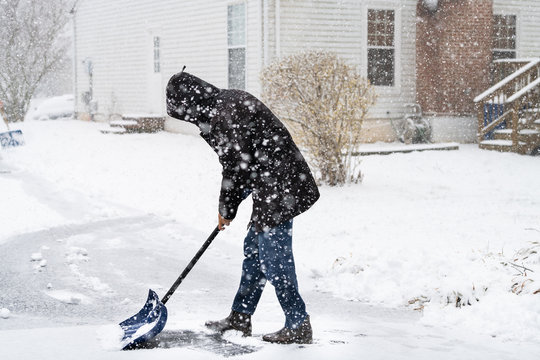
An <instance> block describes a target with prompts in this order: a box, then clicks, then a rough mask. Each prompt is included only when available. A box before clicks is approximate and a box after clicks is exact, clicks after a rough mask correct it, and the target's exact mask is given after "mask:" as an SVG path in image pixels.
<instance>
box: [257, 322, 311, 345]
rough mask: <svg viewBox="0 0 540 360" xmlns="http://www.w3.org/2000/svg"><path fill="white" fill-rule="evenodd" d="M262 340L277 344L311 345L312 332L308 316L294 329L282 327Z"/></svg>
mask: <svg viewBox="0 0 540 360" xmlns="http://www.w3.org/2000/svg"><path fill="white" fill-rule="evenodd" d="M263 340H264V341H268V342H271V343H277V344H311V343H312V342H313V331H312V330H311V323H310V322H309V316H308V317H306V319H305V320H304V322H303V323H302V324H301V325H300V326H299V327H297V328H296V329H289V328H287V327H284V328H283V329H281V330H279V331H277V332H275V333H271V334H266V335H264V336H263Z"/></svg>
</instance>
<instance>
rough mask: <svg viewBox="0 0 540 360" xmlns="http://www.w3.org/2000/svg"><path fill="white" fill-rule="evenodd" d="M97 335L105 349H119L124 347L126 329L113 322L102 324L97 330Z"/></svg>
mask: <svg viewBox="0 0 540 360" xmlns="http://www.w3.org/2000/svg"><path fill="white" fill-rule="evenodd" d="M96 335H97V338H98V340H99V342H100V343H101V346H102V348H103V349H104V350H108V351H118V350H121V349H122V348H123V345H122V338H123V337H124V330H122V328H121V327H120V325H112V324H111V325H106V326H101V327H100V328H99V329H98V330H97V331H96Z"/></svg>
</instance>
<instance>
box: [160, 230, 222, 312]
mask: <svg viewBox="0 0 540 360" xmlns="http://www.w3.org/2000/svg"><path fill="white" fill-rule="evenodd" d="M218 233H219V227H218V226H216V228H215V229H214V231H212V233H211V234H210V236H209V237H208V239H206V241H205V242H204V244H203V245H202V246H201V248H200V249H199V251H197V254H195V256H194V257H193V259H191V261H190V262H189V264H188V265H187V266H186V268H185V269H184V271H182V274H180V276H179V277H178V279H176V281H175V282H174V284H173V286H171V288H170V289H169V291H167V293H166V294H165V296H164V297H163V299H162V300H161V302H162V303H163V305H165V303H166V302H167V301H169V298H170V297H171V296H172V294H174V292H175V291H176V289H177V288H178V286H179V285H180V284H181V283H182V281H183V280H184V278H185V277H186V276H187V274H189V272H190V271H191V269H193V266H195V264H196V263H197V261H199V259H200V258H201V256H202V254H204V252H205V251H206V249H208V247H209V246H210V244H211V243H212V241H214V239H215V238H216V236H217V234H218Z"/></svg>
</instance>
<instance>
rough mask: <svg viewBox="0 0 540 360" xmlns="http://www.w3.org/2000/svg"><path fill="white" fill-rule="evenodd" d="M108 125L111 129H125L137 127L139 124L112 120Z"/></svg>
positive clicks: (134, 121)
mask: <svg viewBox="0 0 540 360" xmlns="http://www.w3.org/2000/svg"><path fill="white" fill-rule="evenodd" d="M109 125H110V126H112V127H126V126H137V125H139V123H138V122H137V121H136V120H112V121H110V122H109Z"/></svg>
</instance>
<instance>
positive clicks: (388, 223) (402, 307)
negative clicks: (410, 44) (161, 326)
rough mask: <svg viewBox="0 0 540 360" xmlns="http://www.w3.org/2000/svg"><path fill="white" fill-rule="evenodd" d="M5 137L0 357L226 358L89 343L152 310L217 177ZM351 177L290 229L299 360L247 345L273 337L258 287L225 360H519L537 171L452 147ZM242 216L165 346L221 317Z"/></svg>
mask: <svg viewBox="0 0 540 360" xmlns="http://www.w3.org/2000/svg"><path fill="white" fill-rule="evenodd" d="M20 127H21V129H22V130H23V132H24V135H25V139H26V145H25V146H24V147H20V148H16V149H10V150H9V151H5V150H4V151H1V152H0V155H1V156H2V159H1V160H0V192H1V194H2V205H1V206H0V224H1V226H0V358H4V356H3V355H4V354H6V355H8V356H7V357H6V358H13V357H15V356H17V357H18V358H26V359H33V358H42V359H52V358H53V357H54V358H74V356H78V357H79V358H88V359H120V358H130V359H139V358H146V357H148V356H150V355H149V354H148V352H149V351H152V352H153V353H152V355H151V356H152V357H154V356H157V358H163V359H166V358H178V357H179V356H184V357H187V358H190V359H191V358H208V357H217V358H219V357H221V356H224V355H227V353H226V352H224V351H218V350H215V349H214V348H213V347H215V346H214V345H212V344H209V343H208V339H207V337H205V336H202V338H204V339H203V340H200V341H194V342H193V341H192V342H191V343H189V344H187V343H183V344H180V343H178V342H177V343H176V345H174V346H173V348H170V349H154V350H139V351H131V352H119V351H115V350H114V349H112V347H111V346H109V345H110V341H111V338H114V334H112V333H111V331H110V330H111V328H109V327H108V326H107V324H115V323H118V322H119V321H121V320H124V319H125V318H127V317H129V316H131V315H132V314H133V313H135V312H136V311H137V310H138V309H139V308H140V307H141V306H142V304H143V302H144V300H145V295H146V291H147V289H148V288H152V289H154V290H156V291H157V292H158V293H159V294H161V295H162V294H163V293H164V292H165V291H166V290H167V289H168V287H169V286H170V285H171V284H172V282H173V281H174V280H175V279H176V276H178V273H179V272H180V271H181V270H182V269H183V267H184V266H185V265H186V264H187V262H188V261H189V259H190V258H191V257H192V256H193V254H194V253H195V252H196V251H197V249H198V248H199V246H200V245H201V244H202V242H203V241H204V239H205V238H206V237H207V236H208V234H209V233H210V232H211V231H212V229H213V228H214V226H215V222H216V215H217V214H216V211H217V201H218V200H217V199H218V191H219V183H220V166H219V163H218V161H217V157H216V155H215V154H214V153H213V152H212V150H211V149H210V148H209V147H208V145H206V143H204V141H203V140H202V139H200V138H198V137H195V136H188V135H179V134H171V133H158V134H136V135H104V134H101V133H100V132H99V131H98V130H97V129H98V128H99V127H100V124H95V123H87V122H79V121H47V122H32V121H27V122H26V123H24V124H22V125H20ZM362 171H363V172H364V182H363V183H362V184H358V185H350V186H344V187H339V188H328V187H322V188H321V199H320V201H319V202H318V203H317V204H316V205H315V206H314V208H313V209H312V210H310V211H308V212H307V213H306V214H303V215H301V216H300V217H298V218H297V219H296V220H295V227H294V232H295V235H294V246H295V256H296V261H297V270H298V274H299V282H300V287H301V292H302V293H303V294H304V296H305V298H306V302H307V305H308V311H309V312H310V314H311V317H312V323H313V326H314V332H315V335H314V336H315V339H316V343H315V344H314V345H310V346H305V347H299V346H290V347H287V346H274V345H267V344H264V343H263V342H262V341H260V335H261V334H263V333H265V332H267V331H273V330H277V329H278V328H279V327H280V326H281V325H282V315H281V311H280V309H279V305H278V303H277V301H276V299H275V295H274V294H273V291H272V289H271V286H270V285H269V286H268V289H267V290H266V291H265V294H264V296H263V300H262V302H261V304H260V306H259V310H258V311H257V314H256V315H255V317H254V333H255V337H254V338H250V339H243V338H239V337H238V336H236V335H235V334H232V335H227V339H228V340H229V341H230V343H231V344H233V345H234V344H236V345H238V344H239V345H238V346H239V349H240V350H241V351H243V350H242V349H244V350H245V349H248V350H246V353H245V354H244V355H238V357H240V358H241V357H246V358H257V359H263V358H275V357H276V356H284V357H291V358H305V359H313V358H321V359H322V358H325V359H327V358H336V357H339V358H342V359H357V358H363V357H369V358H370V359H378V358H380V359H396V358H415V359H424V358H425V359H433V358H437V359H442V358H448V359H455V358H458V357H460V358H474V359H481V358H485V359H488V358H497V359H503V358H504V359H513V358H520V359H535V358H536V357H537V354H538V353H539V351H540V294H534V292H536V291H537V290H539V289H540V275H539V274H540V255H539V253H540V247H539V245H538V243H539V242H540V187H539V186H537V184H538V179H539V177H540V159H538V158H533V157H527V156H520V155H516V154H500V153H495V152H489V151H482V150H479V149H477V147H476V146H474V145H461V146H460V150H458V151H448V152H444V151H443V152H439V151H437V152H422V153H410V154H393V155H386V156H379V155H375V156H369V157H365V158H364V160H363V162H362ZM250 207H251V204H250V199H248V200H246V202H245V204H242V206H241V209H240V212H239V214H238V217H237V219H235V221H234V222H233V224H232V225H231V227H230V228H228V229H227V230H226V231H225V232H223V233H222V234H220V235H219V236H218V238H217V239H216V241H215V242H214V244H213V245H212V246H211V247H210V249H209V250H208V252H207V253H206V254H205V255H204V256H203V259H201V262H200V263H199V264H197V266H196V267H195V269H194V270H193V272H192V274H190V276H189V277H188V278H187V279H186V281H185V282H184V283H183V284H182V285H181V287H180V288H179V290H178V292H177V293H176V294H175V295H174V296H173V298H171V301H170V302H169V303H168V304H167V307H168V309H169V313H170V319H169V322H168V324H167V327H166V331H169V335H170V336H173V335H174V334H176V335H178V336H180V335H179V334H184V333H185V332H186V331H193V332H195V333H197V334H202V335H208V334H207V333H205V331H206V330H205V329H204V327H203V326H202V324H203V323H204V321H205V320H207V319H215V318H220V317H223V316H225V315H227V313H228V309H229V307H230V303H231V301H232V297H233V295H234V292H235V291H236V287H237V285H238V281H239V275H240V263H241V260H242V240H243V236H244V235H245V229H246V225H247V222H248V219H249V214H250ZM516 284H517V285H516ZM512 290H514V291H512ZM517 293H519V295H518V294H517ZM456 305H458V307H456ZM415 309H419V310H415ZM175 331H176V333H175ZM171 334H172V335H171ZM205 341H206V342H205ZM241 351H240V353H241ZM250 351H254V352H252V353H250Z"/></svg>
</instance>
